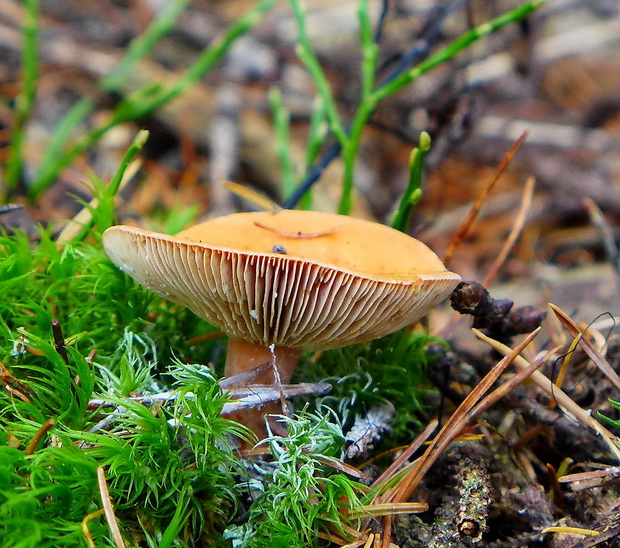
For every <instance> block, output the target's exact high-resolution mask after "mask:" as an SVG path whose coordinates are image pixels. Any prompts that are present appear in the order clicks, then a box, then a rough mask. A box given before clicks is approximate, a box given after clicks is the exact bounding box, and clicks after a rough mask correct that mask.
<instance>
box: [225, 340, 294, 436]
mask: <svg viewBox="0 0 620 548" xmlns="http://www.w3.org/2000/svg"><path fill="white" fill-rule="evenodd" d="M301 352H302V351H301V349H300V348H288V347H286V346H276V347H274V348H273V351H272V349H271V348H268V347H266V346H261V345H260V344H254V343H249V342H246V341H243V340H241V339H235V338H233V337H229V338H228V349H227V354H226V365H225V368H224V375H225V377H226V378H228V377H232V376H233V375H238V374H240V373H245V372H246V371H250V370H252V369H255V368H256V367H259V366H261V365H264V364H268V363H273V364H274V367H276V368H277V372H278V375H279V377H280V383H288V382H289V381H290V380H291V377H292V375H293V371H294V370H295V366H296V365H297V362H298V361H299V358H300V357H301ZM274 367H267V368H264V369H263V370H262V371H260V372H258V373H257V374H256V375H254V376H251V377H249V379H248V380H246V381H245V382H243V383H240V384H239V385H238V386H247V385H248V384H268V385H275V384H276V379H275V378H274ZM281 413H282V406H281V405H280V404H279V403H268V404H265V405H263V406H261V407H259V408H252V409H244V410H241V411H236V412H234V413H231V414H230V415H229V417H228V418H230V419H232V420H234V421H237V422H240V423H241V424H244V425H245V426H247V427H249V428H250V429H251V430H252V431H253V432H254V433H255V434H256V435H257V436H258V438H259V439H264V438H265V437H266V436H267V430H266V427H265V415H270V414H281Z"/></svg>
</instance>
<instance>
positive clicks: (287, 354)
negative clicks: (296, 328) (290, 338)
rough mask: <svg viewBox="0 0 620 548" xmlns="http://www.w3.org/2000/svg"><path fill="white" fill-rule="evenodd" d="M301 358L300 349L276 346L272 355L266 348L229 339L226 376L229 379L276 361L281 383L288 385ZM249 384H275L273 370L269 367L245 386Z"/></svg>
mask: <svg viewBox="0 0 620 548" xmlns="http://www.w3.org/2000/svg"><path fill="white" fill-rule="evenodd" d="M300 357H301V349H300V348H288V347H286V346H276V347H275V348H274V350H273V353H272V351H271V349H270V348H268V347H266V346H261V345H260V344H254V343H249V342H246V341H242V340H241V339H235V338H233V337H229V338H228V348H227V350H226V366H225V368H224V376H225V377H227V378H228V377H232V376H233V375H238V374H239V373H245V372H246V371H250V370H252V369H255V368H256V367H258V366H259V365H264V364H266V363H270V362H271V361H272V360H274V361H275V366H276V367H277V368H278V374H279V375H280V382H281V383H288V382H289V381H290V380H291V377H292V376H293V371H295V366H296V365H297V362H298V361H299V358H300ZM247 384H275V378H274V371H273V368H272V367H268V368H267V369H265V370H264V371H262V372H260V373H258V374H257V375H256V376H254V377H252V378H250V379H249V380H248V381H247V382H246V383H245V385H247Z"/></svg>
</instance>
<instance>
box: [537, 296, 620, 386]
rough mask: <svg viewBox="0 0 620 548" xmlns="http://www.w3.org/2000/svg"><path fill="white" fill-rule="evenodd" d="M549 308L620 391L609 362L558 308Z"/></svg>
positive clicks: (619, 381)
mask: <svg viewBox="0 0 620 548" xmlns="http://www.w3.org/2000/svg"><path fill="white" fill-rule="evenodd" d="M549 306H550V308H551V310H552V311H553V313H554V314H555V315H556V317H557V318H558V319H559V320H560V322H561V323H562V325H563V326H564V328H565V329H566V331H568V333H569V334H570V335H571V336H572V337H575V338H577V340H578V341H579V344H580V346H581V347H582V348H583V349H584V351H585V353H586V354H587V355H588V357H589V358H590V359H591V360H592V362H593V363H594V365H596V366H597V367H598V368H599V369H600V370H601V371H602V372H603V373H604V374H605V375H606V376H607V378H608V379H609V381H610V382H611V383H612V384H613V385H614V387H615V388H616V389H617V390H620V376H618V374H617V373H616V372H615V371H614V369H613V368H612V367H611V365H610V364H609V362H608V361H607V360H606V359H605V358H604V357H603V356H601V354H600V353H599V352H598V351H597V350H596V348H594V346H593V345H592V343H591V342H590V341H589V340H588V338H587V337H584V335H585V332H584V331H582V330H581V329H579V328H578V327H577V325H576V324H575V322H573V320H571V318H570V317H569V316H568V315H567V314H566V313H565V312H564V311H562V310H561V309H560V308H558V307H557V306H555V305H554V304H551V303H549Z"/></svg>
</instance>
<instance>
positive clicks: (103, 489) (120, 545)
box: [97, 466, 125, 548]
mask: <svg viewBox="0 0 620 548" xmlns="http://www.w3.org/2000/svg"><path fill="white" fill-rule="evenodd" d="M97 483H98V484H99V494H100V495H101V503H102V504H103V510H104V512H105V519H106V521H107V522H108V527H109V528H110V533H112V538H113V539H114V545H115V546H116V548H125V541H124V540H123V535H122V534H121V530H120V527H119V526H118V521H117V519H116V515H115V514H114V506H113V505H112V499H111V498H110V492H109V491H108V484H107V483H106V481H105V471H104V469H103V468H102V467H101V466H98V467H97Z"/></svg>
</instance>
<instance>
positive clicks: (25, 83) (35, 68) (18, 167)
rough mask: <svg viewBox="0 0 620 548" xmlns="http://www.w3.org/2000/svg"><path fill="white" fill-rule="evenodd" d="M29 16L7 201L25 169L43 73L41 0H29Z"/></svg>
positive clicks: (26, 20)
mask: <svg viewBox="0 0 620 548" xmlns="http://www.w3.org/2000/svg"><path fill="white" fill-rule="evenodd" d="M24 4H25V8H26V9H25V12H24V13H25V18H24V25H23V42H24V45H23V50H22V85H21V90H20V93H19V95H18V96H17V98H16V101H15V104H16V107H15V118H14V121H13V128H12V132H11V142H10V145H9V157H8V160H7V165H6V192H5V196H4V201H5V202H6V201H8V200H10V198H11V195H12V194H13V192H14V191H15V187H16V186H17V184H18V183H19V180H20V177H21V172H22V161H23V157H22V156H23V146H24V138H25V125H26V122H27V121H28V118H29V117H30V113H31V111H32V106H33V104H34V99H35V96H36V89H37V78H38V73H39V55H38V51H37V47H38V37H39V2H38V0H25V2H24Z"/></svg>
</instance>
